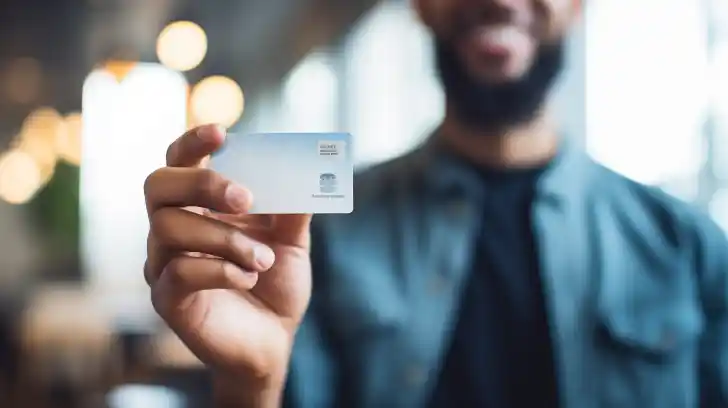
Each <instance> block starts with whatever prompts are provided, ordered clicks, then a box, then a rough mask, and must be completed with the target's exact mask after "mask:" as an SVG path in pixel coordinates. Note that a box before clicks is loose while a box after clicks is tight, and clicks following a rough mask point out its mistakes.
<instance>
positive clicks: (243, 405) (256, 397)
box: [213, 375, 285, 408]
mask: <svg viewBox="0 0 728 408" xmlns="http://www.w3.org/2000/svg"><path fill="white" fill-rule="evenodd" d="M284 383H285V381H283V380H272V379H266V380H256V381H247V380H245V379H244V378H242V377H236V376H229V375H215V377H214V379H213V388H214V396H215V408H279V407H280V406H281V402H282V396H283V388H284Z"/></svg>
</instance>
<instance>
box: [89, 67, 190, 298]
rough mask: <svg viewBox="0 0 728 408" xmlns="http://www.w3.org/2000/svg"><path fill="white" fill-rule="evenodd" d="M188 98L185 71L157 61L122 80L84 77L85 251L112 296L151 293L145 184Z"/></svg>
mask: <svg viewBox="0 0 728 408" xmlns="http://www.w3.org/2000/svg"><path fill="white" fill-rule="evenodd" d="M186 98H187V83H186V81H185V80H184V78H183V77H182V76H181V75H179V74H177V73H174V72H172V71H170V70H168V69H166V68H163V67H162V66H160V65H156V64H139V65H137V66H136V67H135V68H134V69H133V70H132V71H131V72H129V74H128V75H127V76H126V77H125V78H124V79H123V80H122V81H121V82H118V81H117V79H116V78H115V77H114V76H113V75H112V74H110V73H108V72H106V71H103V70H97V71H94V72H92V73H91V74H90V75H89V76H88V78H87V79H86V82H85V83H84V88H83V142H82V143H83V159H82V161H83V162H82V166H81V186H80V188H81V192H80V194H81V197H80V199H81V222H82V225H81V228H82V237H81V240H82V259H83V262H84V267H85V270H86V272H87V274H88V278H89V280H90V283H91V285H92V286H93V287H94V288H96V289H99V290H100V291H101V292H103V293H105V294H106V295H109V296H111V298H113V296H112V295H119V296H120V297H121V298H124V297H128V296H130V295H131V296H133V295H135V294H146V290H147V288H146V284H145V283H144V280H143V278H142V274H141V270H142V267H143V265H144V258H145V253H146V234H147V231H148V227H149V225H148V222H147V215H146V209H145V206H144V195H143V191H142V188H141V186H142V185H143V184H144V180H145V178H146V176H147V175H148V174H149V173H151V172H152V171H154V170H155V169H157V168H159V167H162V166H164V164H165V163H164V157H165V152H166V150H167V146H168V145H169V144H170V143H171V142H172V141H173V140H175V139H176V138H177V137H178V136H179V135H180V134H182V133H183V132H184V130H185V128H186V120H187V118H186ZM135 272H136V273H135ZM105 299H109V298H105ZM109 300H111V299H109ZM141 303H142V304H146V303H147V302H141Z"/></svg>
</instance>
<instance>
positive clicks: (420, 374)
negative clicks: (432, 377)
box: [404, 365, 427, 387]
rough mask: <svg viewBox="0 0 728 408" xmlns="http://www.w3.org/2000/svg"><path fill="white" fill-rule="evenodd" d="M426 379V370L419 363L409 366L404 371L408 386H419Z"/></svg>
mask: <svg viewBox="0 0 728 408" xmlns="http://www.w3.org/2000/svg"><path fill="white" fill-rule="evenodd" d="M426 379H427V378H426V376H425V370H424V369H423V368H422V366H419V365H412V366H409V367H408V368H407V370H406V371H405V373H404V382H405V384H406V385H407V386H408V387H419V386H421V385H422V384H424V383H425V380H426Z"/></svg>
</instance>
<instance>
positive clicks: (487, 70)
mask: <svg viewBox="0 0 728 408" xmlns="http://www.w3.org/2000/svg"><path fill="white" fill-rule="evenodd" d="M479 65H480V66H477V67H473V68H472V69H470V72H471V74H472V75H473V77H474V78H476V79H477V80H479V81H480V82H482V83H484V84H490V85H501V84H508V83H514V82H519V81H520V80H522V79H523V78H524V77H525V76H526V75H527V74H528V71H529V68H530V65H529V64H528V63H526V62H525V61H523V62H520V63H518V62H517V61H509V62H501V61H498V62H494V63H490V64H488V63H485V64H479Z"/></svg>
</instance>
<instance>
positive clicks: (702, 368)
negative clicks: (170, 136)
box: [145, 0, 728, 408]
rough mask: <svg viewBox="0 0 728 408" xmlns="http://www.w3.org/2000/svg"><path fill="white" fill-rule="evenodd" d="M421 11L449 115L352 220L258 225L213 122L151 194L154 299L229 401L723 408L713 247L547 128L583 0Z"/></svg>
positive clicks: (721, 257)
mask: <svg viewBox="0 0 728 408" xmlns="http://www.w3.org/2000/svg"><path fill="white" fill-rule="evenodd" d="M415 4H416V6H417V10H418V12H419V15H420V16H421V18H422V20H423V22H424V23H425V24H426V25H427V26H428V27H429V28H430V30H431V32H432V34H433V35H434V38H435V47H436V55H437V64H438V68H439V74H440V79H441V82H442V84H443V87H444V89H445V95H446V99H447V100H446V102H447V103H446V106H447V109H446V115H445V119H444V122H443V123H442V125H441V126H440V128H439V130H437V132H435V134H434V135H433V136H432V137H431V138H430V140H429V141H428V142H427V143H426V144H425V145H424V146H423V147H421V148H419V149H417V150H416V151H414V152H413V153H410V154H408V155H406V156H404V157H401V158H398V159H396V160H394V161H392V162H390V163H387V164H384V165H381V166H378V167H376V168H374V169H371V170H369V171H366V172H365V173H363V174H361V175H359V176H358V178H357V181H356V187H355V189H356V200H357V201H356V203H355V212H354V213H353V214H351V215H337V216H326V217H316V219H315V220H314V222H313V223H312V224H310V225H309V221H310V217H309V216H303V215H285V216H270V217H264V216H258V217H255V216H247V215H245V211H246V209H247V208H249V206H250V203H251V200H253V199H254V197H252V195H251V193H250V192H249V191H247V190H246V189H245V188H244V187H243V186H236V185H233V184H231V183H229V182H228V181H226V180H225V179H223V178H222V177H221V176H220V175H218V174H215V173H213V172H211V171H208V170H205V169H204V168H203V166H202V165H201V164H202V163H204V158H205V157H206V156H207V155H208V154H209V153H211V152H212V151H214V150H215V149H217V148H219V147H220V145H221V144H222V143H223V140H224V131H222V130H220V129H219V128H216V127H214V126H204V127H201V128H199V129H196V130H193V131H190V132H188V133H187V134H185V135H184V136H182V137H181V138H180V139H179V140H177V141H176V142H175V143H174V144H173V145H171V146H170V149H169V152H168V155H167V161H168V167H165V168H163V169H160V170H158V171H157V172H155V173H154V174H152V175H151V176H150V177H149V179H148V181H147V183H146V186H145V188H146V194H147V204H148V208H149V214H150V219H151V233H150V236H149V256H148V260H147V264H146V266H145V276H146V279H147V281H148V282H149V284H150V285H151V287H152V293H153V303H154V305H155V308H156V310H157V311H158V313H159V314H160V315H161V316H162V317H163V318H164V319H165V321H166V322H167V323H168V324H169V326H170V327H171V328H172V329H173V330H174V331H175V332H176V333H177V334H178V335H179V336H180V338H181V339H182V340H183V341H184V342H185V343H186V344H187V345H188V346H189V348H190V349H191V350H192V351H193V352H194V353H195V354H196V355H197V356H198V357H199V358H200V359H201V360H202V361H203V362H205V363H206V364H207V365H208V366H209V367H210V368H211V370H212V372H213V373H214V378H215V385H216V398H217V402H218V403H219V406H221V407H276V406H279V405H280V404H283V403H285V405H287V406H291V407H297V408H327V407H363V408H378V407H433V408H439V407H488V408H492V407H516V408H518V407H539V408H541V407H545V408H549V407H567V408H592V407H593V408H648V407H650V408H672V407H675V408H677V407H681V408H682V407H703V408H719V407H728V309H727V308H728V246H727V245H726V244H727V242H726V239H725V235H724V233H723V231H721V230H720V229H719V228H718V227H717V226H716V225H715V224H714V223H713V222H711V221H710V220H709V219H708V218H707V217H706V216H704V215H701V214H699V213H698V212H697V211H694V210H692V209H691V208H689V207H688V206H687V205H684V204H681V203H680V202H678V201H676V200H673V199H671V198H670V197H668V196H666V195H665V194H663V193H661V192H659V191H657V190H655V189H652V188H649V187H646V186H642V185H639V184H637V183H635V182H632V181H630V180H628V179H626V178H624V177H622V176H620V175H618V174H616V173H613V172H611V171H609V170H607V169H605V168H603V167H601V166H599V165H597V164H595V163H594V162H592V161H591V160H590V159H589V158H587V156H586V155H585V154H584V153H583V152H581V151H579V149H577V148H575V147H574V146H572V145H570V144H569V143H568V141H567V138H566V137H565V135H562V134H560V132H559V131H558V129H557V128H556V127H555V126H554V125H553V124H552V123H551V122H550V121H549V116H548V110H547V107H546V106H545V101H546V100H547V94H548V92H549V90H550V89H551V87H552V85H553V83H554V81H555V79H556V78H557V76H558V74H559V72H560V71H561V65H562V57H563V47H564V45H563V44H564V37H565V36H566V35H567V34H568V30H569V27H570V26H571V25H572V23H573V22H574V20H575V19H576V18H577V17H578V15H579V8H580V4H579V1H577V0H480V1H476V0H472V1H466V0H417V1H416V2H415ZM635 137H639V135H636V136H635ZM666 137H669V135H666ZM188 206H195V207H200V208H203V209H212V210H215V213H214V215H213V213H211V212H210V211H207V210H203V211H196V212H195V211H189V210H188V209H183V207H188ZM220 214H222V215H220ZM309 227H310V228H309ZM309 231H310V233H309ZM310 242H313V246H311V244H310ZM309 253H310V257H309ZM200 254H202V255H200ZM309 260H310V261H311V262H309ZM311 265H313V267H311ZM312 272H313V274H312ZM312 277H313V279H312ZM312 287H313V290H312ZM311 294H312V295H311Z"/></svg>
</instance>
